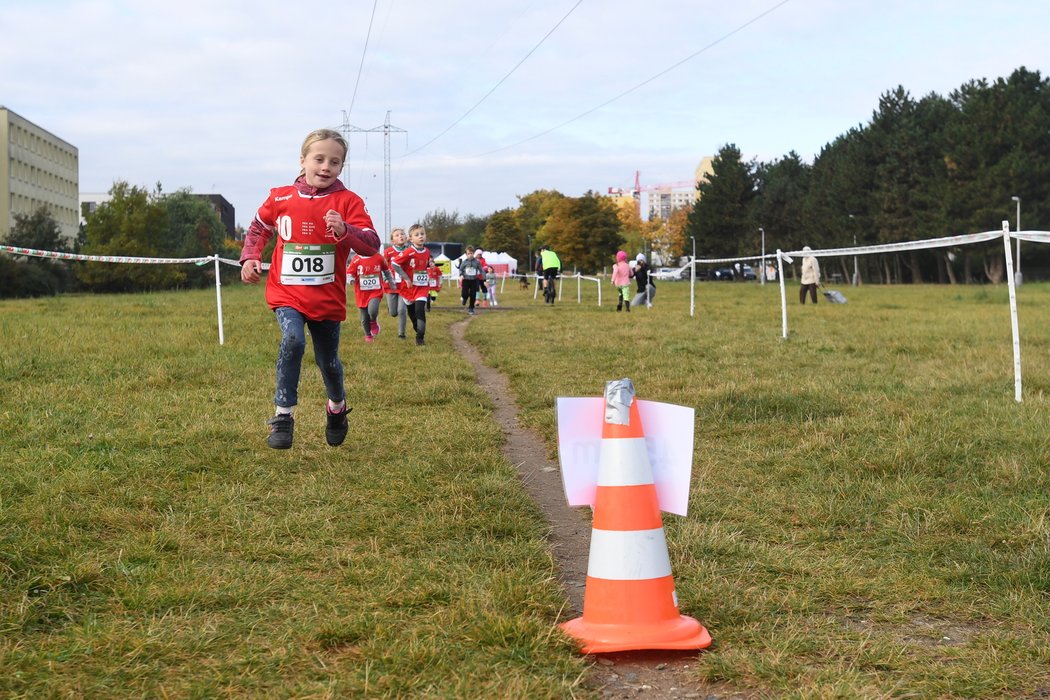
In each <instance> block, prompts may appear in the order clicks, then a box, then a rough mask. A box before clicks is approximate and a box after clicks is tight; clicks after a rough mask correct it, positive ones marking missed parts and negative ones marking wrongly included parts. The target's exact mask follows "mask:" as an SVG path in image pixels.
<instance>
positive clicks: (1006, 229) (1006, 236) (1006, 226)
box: [1003, 220, 1023, 403]
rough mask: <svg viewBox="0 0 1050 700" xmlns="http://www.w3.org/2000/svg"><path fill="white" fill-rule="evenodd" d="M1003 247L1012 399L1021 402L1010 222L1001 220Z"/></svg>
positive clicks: (1019, 338) (1018, 340) (1019, 353)
mask: <svg viewBox="0 0 1050 700" xmlns="http://www.w3.org/2000/svg"><path fill="white" fill-rule="evenodd" d="M1003 247H1004V248H1005V249H1006V250H1005V251H1004V252H1005V256H1006V283H1007V286H1008V287H1009V288H1010V332H1011V334H1012V335H1013V342H1014V401H1016V402H1017V403H1021V402H1022V401H1023V399H1022V397H1021V337H1020V333H1019V332H1018V329H1017V291H1016V287H1015V286H1014V284H1013V279H1014V277H1013V275H1012V274H1010V273H1011V272H1013V270H1012V269H1011V268H1013V259H1012V258H1011V257H1010V222H1009V221H1008V220H1007V221H1003Z"/></svg>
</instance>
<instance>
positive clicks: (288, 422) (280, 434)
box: [266, 413, 295, 450]
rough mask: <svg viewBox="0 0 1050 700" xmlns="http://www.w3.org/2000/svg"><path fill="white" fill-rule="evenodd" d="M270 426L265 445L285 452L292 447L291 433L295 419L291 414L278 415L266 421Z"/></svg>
mask: <svg viewBox="0 0 1050 700" xmlns="http://www.w3.org/2000/svg"><path fill="white" fill-rule="evenodd" d="M266 424H267V425H268V426H270V434H269V435H268V436H267V438H266V444H267V445H269V446H270V447H272V448H273V449H275V450H287V449H288V448H289V447H291V446H292V432H293V431H294V430H295V418H293V417H292V414H291V413H278V414H277V415H276V416H274V417H273V418H271V419H270V420H268V421H266Z"/></svg>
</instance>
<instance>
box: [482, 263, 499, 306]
mask: <svg viewBox="0 0 1050 700" xmlns="http://www.w3.org/2000/svg"><path fill="white" fill-rule="evenodd" d="M485 287H486V288H487V289H488V291H486V292H485V305H486V306H499V304H498V303H497V302H496V271H495V270H493V269H492V265H489V266H488V267H486V268H485Z"/></svg>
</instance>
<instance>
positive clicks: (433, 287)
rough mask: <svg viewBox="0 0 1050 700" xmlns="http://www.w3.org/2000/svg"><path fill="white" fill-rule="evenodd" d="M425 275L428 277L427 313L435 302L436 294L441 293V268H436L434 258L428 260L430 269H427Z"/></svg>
mask: <svg viewBox="0 0 1050 700" xmlns="http://www.w3.org/2000/svg"><path fill="white" fill-rule="evenodd" d="M427 275H428V276H429V277H430V293H429V294H427V311H430V306H431V304H432V303H433V302H435V301H437V298H438V294H439V293H440V292H441V268H440V267H438V264H437V261H435V260H434V258H431V259H430V267H428V268H427Z"/></svg>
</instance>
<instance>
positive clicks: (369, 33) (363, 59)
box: [346, 0, 379, 116]
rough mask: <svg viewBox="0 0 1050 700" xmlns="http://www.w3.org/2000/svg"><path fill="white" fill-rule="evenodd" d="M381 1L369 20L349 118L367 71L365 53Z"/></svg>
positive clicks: (374, 8)
mask: <svg viewBox="0 0 1050 700" xmlns="http://www.w3.org/2000/svg"><path fill="white" fill-rule="evenodd" d="M377 5H379V0H375V2H373V3H372V16H371V17H369V18H368V32H367V33H366V34H365V46H364V48H363V49H361V65H359V66H358V67H357V80H356V81H355V82H354V94H353V95H352V96H351V97H350V109H348V110H346V114H347V116H349V115H350V113H351V112H353V111H354V100H356V99H357V87H358V86H359V85H360V84H361V73H362V72H364V69H365V53H367V52H368V40H369V39H371V38H372V22H374V21H375V18H376V6H377Z"/></svg>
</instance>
